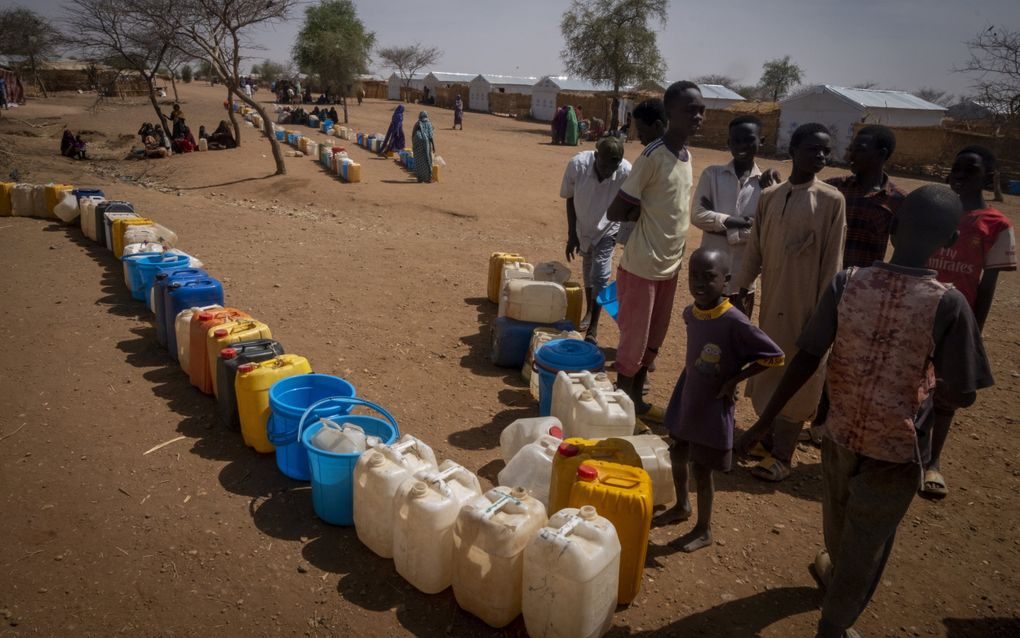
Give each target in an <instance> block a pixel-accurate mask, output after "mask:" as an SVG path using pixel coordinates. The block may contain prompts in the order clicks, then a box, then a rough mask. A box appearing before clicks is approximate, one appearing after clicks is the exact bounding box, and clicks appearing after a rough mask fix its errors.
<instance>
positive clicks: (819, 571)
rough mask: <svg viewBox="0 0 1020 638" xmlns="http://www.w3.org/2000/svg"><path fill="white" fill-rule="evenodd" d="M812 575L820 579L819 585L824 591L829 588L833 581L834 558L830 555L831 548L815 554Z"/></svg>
mask: <svg viewBox="0 0 1020 638" xmlns="http://www.w3.org/2000/svg"><path fill="white" fill-rule="evenodd" d="M811 575H812V576H814V577H815V580H817V581H818V587H819V588H821V590H822V591H825V590H826V589H828V588H829V583H831V582H832V559H831V558H830V557H829V550H827V549H823V550H821V551H820V552H818V554H817V555H816V556H815V562H814V564H812V565H811Z"/></svg>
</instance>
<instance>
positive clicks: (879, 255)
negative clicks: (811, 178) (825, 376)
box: [825, 175, 907, 268]
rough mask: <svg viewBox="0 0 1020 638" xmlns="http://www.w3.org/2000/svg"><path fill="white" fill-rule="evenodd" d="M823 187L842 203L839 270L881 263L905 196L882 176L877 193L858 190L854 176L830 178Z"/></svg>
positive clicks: (886, 177) (868, 190) (887, 178)
mask: <svg viewBox="0 0 1020 638" xmlns="http://www.w3.org/2000/svg"><path fill="white" fill-rule="evenodd" d="M825 183H826V184H830V185H832V186H835V187H836V188H838V189H839V192H841V193H843V198H844V199H846V245H845V247H844V249H843V268H849V267H851V266H857V267H859V268H866V267H868V266H870V265H871V264H873V263H874V262H876V261H884V260H885V250H886V247H887V246H888V245H889V228H890V226H891V225H892V219H893V217H894V216H895V215H896V211H897V210H898V209H899V207H900V204H902V203H903V200H904V198H906V196H907V194H906V193H905V192H904V191H903V190H902V189H901V188H900V187H899V186H897V185H896V184H895V183H893V181H892V180H891V179H889V176H888V175H883V176H882V187H881V188H880V189H879V190H877V191H876V190H871V189H863V188H860V187H859V186H858V185H857V177H856V176H854V175H848V176H846V177H833V178H832V179H827V180H825Z"/></svg>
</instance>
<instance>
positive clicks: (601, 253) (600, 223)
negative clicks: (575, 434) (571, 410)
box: [560, 137, 630, 345]
mask: <svg viewBox="0 0 1020 638" xmlns="http://www.w3.org/2000/svg"><path fill="white" fill-rule="evenodd" d="M628 175H630V162H628V161H627V160H625V159H623V142H621V141H620V138H618V137H603V138H602V139H600V140H599V142H598V145H597V146H596V147H595V150H594V151H581V152H580V153H578V154H577V155H575V156H574V157H573V158H572V159H571V160H570V163H569V164H567V170H566V171H565V172H564V174H563V184H562V185H561V186H560V197H563V198H564V199H566V200H567V248H566V253H567V261H568V262H569V261H571V260H573V259H574V257H576V256H577V255H578V254H580V256H581V270H582V271H583V278H584V295H585V299H586V301H587V308H588V311H587V313H586V315H587V319H588V325H587V334H586V335H585V341H588V342H590V343H594V344H596V345H597V344H598V326H599V316H600V315H601V311H602V307H601V306H600V305H599V304H598V302H597V301H596V298H597V297H598V295H599V293H600V292H602V289H603V288H605V287H606V286H607V285H609V276H610V274H611V273H612V267H613V251H614V249H615V248H616V233H617V231H618V230H619V228H620V224H619V223H618V222H611V221H609V220H608V219H607V218H606V210H607V209H608V208H609V205H610V204H611V203H612V202H613V200H614V199H615V198H616V194H617V193H618V192H619V191H620V186H622V185H623V182H624V181H625V180H626V179H627V176H628ZM582 323H583V322H582ZM579 329H582V330H583V329H585V327H584V326H579Z"/></svg>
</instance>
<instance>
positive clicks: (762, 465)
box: [751, 456, 790, 483]
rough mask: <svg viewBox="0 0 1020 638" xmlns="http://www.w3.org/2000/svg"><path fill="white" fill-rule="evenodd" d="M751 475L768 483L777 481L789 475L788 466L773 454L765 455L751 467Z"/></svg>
mask: <svg viewBox="0 0 1020 638" xmlns="http://www.w3.org/2000/svg"><path fill="white" fill-rule="evenodd" d="M751 476H753V477H755V478H758V479H761V480H763V481H768V482H770V483H779V482H781V481H783V480H785V479H786V478H787V477H789V476H790V468H788V467H787V466H786V463H783V462H782V461H780V460H779V459H777V458H775V457H774V456H767V457H765V458H763V459H762V460H760V461H758V465H755V466H754V467H753V468H751Z"/></svg>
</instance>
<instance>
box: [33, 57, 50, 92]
mask: <svg viewBox="0 0 1020 638" xmlns="http://www.w3.org/2000/svg"><path fill="white" fill-rule="evenodd" d="M28 63H29V65H31V67H32V76H33V77H34V78H35V83H36V84H38V85H39V90H40V91H42V95H43V97H44V98H47V99H48V98H49V97H50V96H49V94H47V93H46V85H45V84H43V81H42V78H41V77H39V69H38V68H36V66H35V56H34V55H30V56H28Z"/></svg>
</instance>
